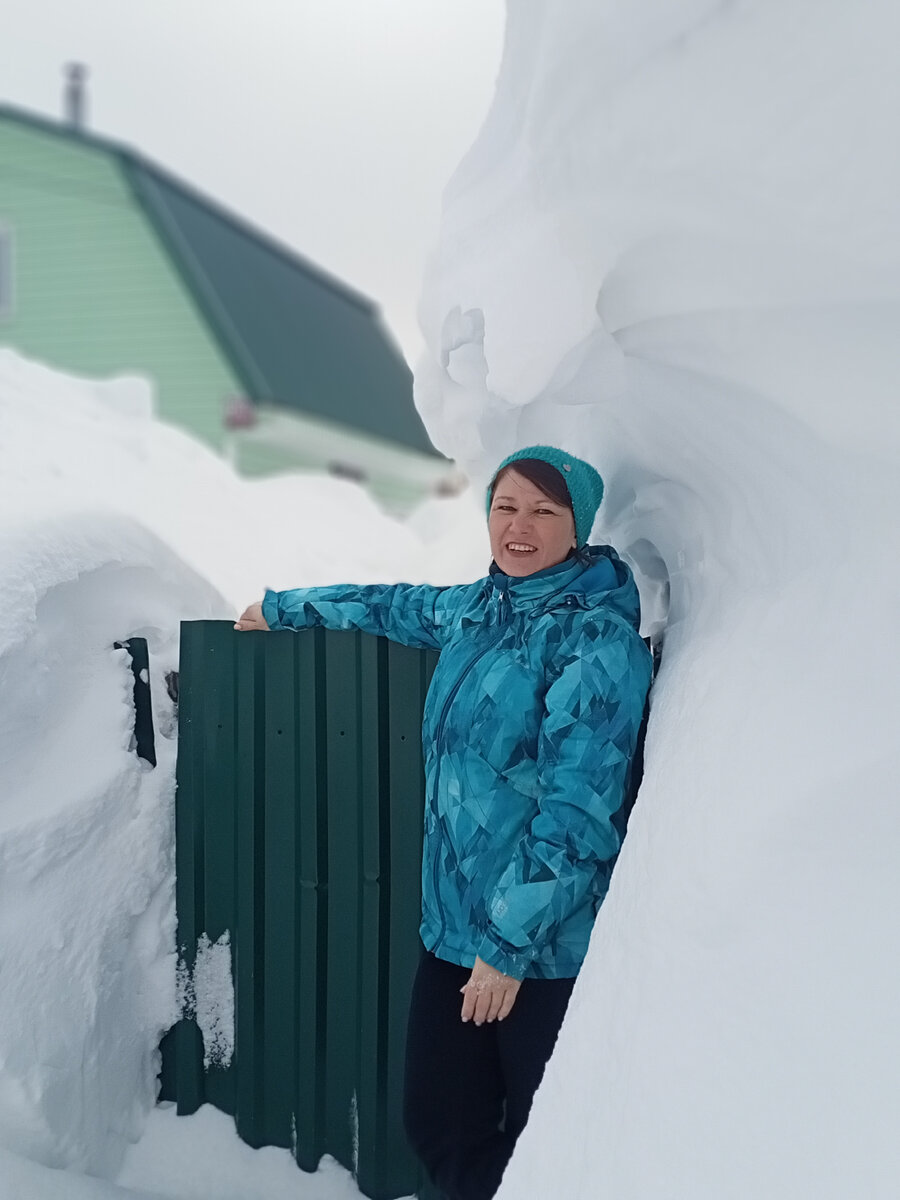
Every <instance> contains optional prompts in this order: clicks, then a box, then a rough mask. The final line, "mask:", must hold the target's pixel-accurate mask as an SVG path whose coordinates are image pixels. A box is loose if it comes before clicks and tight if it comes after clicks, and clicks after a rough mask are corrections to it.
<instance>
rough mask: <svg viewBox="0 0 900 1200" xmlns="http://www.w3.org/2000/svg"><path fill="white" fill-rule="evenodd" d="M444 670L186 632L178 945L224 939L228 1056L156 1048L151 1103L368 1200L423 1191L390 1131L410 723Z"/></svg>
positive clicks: (396, 1122)
mask: <svg viewBox="0 0 900 1200" xmlns="http://www.w3.org/2000/svg"><path fill="white" fill-rule="evenodd" d="M436 661H437V655H436V654H434V653H430V652H428V653H425V652H422V651H417V650H411V649H408V648H406V647H403V646H398V645H395V644H393V643H389V642H387V641H386V640H384V639H383V638H374V637H369V636H367V635H362V634H356V633H336V632H326V631H324V630H311V631H308V632H305V633H301V634H294V633H288V632H283V631H279V632H270V633H237V632H235V631H234V629H233V628H232V625H231V623H230V622H225V621H196V622H186V623H185V624H183V626H182V638H181V670H180V679H179V750H178V768H177V775H178V796H177V805H176V838H177V849H176V855H177V905H178V943H179V948H180V952H181V955H182V959H183V963H184V967H183V970H184V971H185V973H186V975H188V976H190V973H191V972H192V971H193V968H194V965H195V959H196V952H197V945H198V940H199V939H200V938H201V936H203V935H205V936H206V937H207V938H208V939H209V941H210V942H214V941H216V939H218V938H219V937H220V936H221V935H223V934H225V933H227V934H228V935H229V937H230V944H231V951H232V970H233V978H234V987H235V1038H234V1053H233V1056H232V1058H231V1061H230V1063H229V1064H228V1065H227V1066H225V1065H221V1066H216V1065H210V1066H209V1067H208V1068H204V1062H203V1054H204V1051H203V1045H202V1038H201V1036H200V1033H199V1030H198V1028H197V1024H196V1021H195V1020H193V1019H191V1018H185V1019H183V1020H181V1021H180V1022H179V1023H178V1025H176V1027H175V1028H174V1029H173V1030H172V1031H170V1033H169V1034H168V1035H167V1037H166V1039H165V1040H164V1043H163V1072H162V1098H163V1099H170V1100H175V1101H176V1102H177V1104H178V1111H179V1112H180V1113H190V1112H194V1111H196V1109H197V1108H198V1107H199V1106H200V1105H201V1104H203V1103H207V1102H208V1103H212V1104H214V1105H216V1107H218V1108H220V1109H222V1110H223V1111H225V1112H227V1113H231V1114H233V1115H234V1117H235V1121H236V1126H237V1130H238V1133H239V1134H240V1136H241V1137H242V1138H243V1139H244V1140H245V1141H247V1142H248V1143H249V1144H250V1145H253V1146H262V1145H276V1146H287V1147H291V1148H292V1149H293V1151H294V1154H295V1157H296V1159H297V1162H298V1164H299V1165H300V1166H301V1167H303V1168H305V1169H306V1170H315V1168H316V1166H317V1165H318V1162H319V1159H320V1158H321V1156H322V1155H323V1154H326V1153H327V1154H331V1155H333V1156H334V1157H335V1158H336V1159H337V1160H338V1161H339V1162H341V1163H342V1164H343V1165H344V1166H346V1167H347V1168H348V1169H351V1170H353V1172H354V1174H355V1175H356V1178H357V1181H358V1184H359V1187H360V1190H361V1191H362V1192H363V1194H365V1195H367V1196H370V1197H373V1198H375V1200H392V1198H394V1197H398V1196H408V1195H410V1194H412V1193H413V1192H415V1191H416V1190H417V1188H418V1189H419V1194H420V1195H425V1194H426V1191H425V1189H424V1187H423V1186H422V1181H421V1178H420V1173H419V1168H418V1165H417V1163H416V1160H415V1158H414V1156H413V1154H412V1152H411V1150H410V1149H409V1147H408V1145H407V1142H406V1138H405V1135H404V1133H403V1126H402V1115H401V1112H402V1088H403V1052H404V1042H405V1027H406V1010H407V1005H408V1000H409V991H410V987H411V984H412V978H413V975H414V973H415V969H416V964H417V962H418V957H419V952H420V950H419V940H418V925H419V907H420V870H421V852H422V805H423V765H422V749H421V721H422V708H423V705H424V700H425V693H426V691H427V687H428V684H429V682H430V679H431V674H432V672H433V670H434V666H435V663H436Z"/></svg>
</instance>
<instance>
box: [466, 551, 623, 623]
mask: <svg viewBox="0 0 900 1200" xmlns="http://www.w3.org/2000/svg"><path fill="white" fill-rule="evenodd" d="M487 587H488V589H490V590H492V591H494V592H504V593H506V595H507V596H508V598H509V601H510V607H511V608H512V609H513V610H514V611H524V610H526V609H529V608H535V607H541V608H543V609H545V610H547V611H551V610H554V609H565V608H572V607H575V606H576V605H577V606H578V607H579V608H583V609H594V608H606V609H609V610H611V611H612V612H614V613H617V614H618V615H619V616H620V617H624V618H625V620H627V621H628V622H630V624H631V625H633V626H634V628H635V629H637V630H640V625H641V601H640V596H639V594H638V590H637V585H636V584H635V582H634V576H633V575H632V573H631V568H630V567H629V566H628V564H627V563H625V562H623V561H622V559H621V558H619V556H618V554H617V553H616V551H615V550H614V549H613V548H612V546H584V547H583V548H582V549H581V550H579V551H578V553H577V554H573V555H572V556H571V557H570V558H567V559H564V560H563V561H562V562H561V563H557V564H556V566H553V567H548V568H547V569H546V570H544V571H537V572H536V573H535V574H534V575H524V576H512V575H505V574H504V573H503V572H502V571H501V570H500V568H499V567H498V566H497V564H496V563H491V568H490V576H489V579H488V581H487Z"/></svg>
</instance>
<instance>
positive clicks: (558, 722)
mask: <svg viewBox="0 0 900 1200" xmlns="http://www.w3.org/2000/svg"><path fill="white" fill-rule="evenodd" d="M650 677H651V658H650V653H649V651H648V650H647V648H646V646H645V645H644V643H643V641H641V639H640V638H639V637H638V636H637V635H636V634H635V633H634V632H633V631H632V630H629V629H625V628H624V627H622V626H620V625H618V623H614V622H612V621H609V620H601V621H599V622H596V623H594V622H592V623H591V624H590V625H587V626H585V627H583V636H582V638H581V639H580V641H579V643H578V645H577V647H576V652H575V653H569V654H566V655H565V656H564V657H563V660H562V664H561V670H560V671H559V673H558V675H556V677H555V678H554V679H553V681H552V683H551V684H550V686H549V688H548V689H547V692H546V696H545V701H544V717H543V720H542V722H541V730H540V735H539V744H538V783H539V787H540V796H539V800H538V806H539V811H538V813H537V816H535V818H534V820H533V821H532V823H531V825H530V827H529V829H528V832H527V833H526V835H525V837H524V838H523V839H522V841H521V842H520V843H519V845H518V848H517V850H516V854H515V856H514V858H513V860H512V862H511V863H510V864H509V866H508V867H507V868H506V870H505V871H504V873H503V875H502V876H501V877H500V879H499V881H498V883H497V886H496V888H495V889H494V891H493V894H492V895H491V896H490V897H489V900H488V905H487V914H488V925H487V927H486V930H485V934H484V938H483V940H482V942H481V946H480V948H479V950H478V956H479V957H480V958H481V959H482V960H483V961H484V962H486V963H489V964H490V965H491V966H493V967H496V968H497V969H498V970H500V971H502V972H503V973H504V974H505V975H511V976H512V977H513V978H515V979H522V978H523V977H524V975H525V972H526V970H527V969H528V965H529V963H530V962H531V960H532V959H533V958H534V957H535V955H536V954H537V953H538V952H539V950H540V949H541V948H542V946H543V945H544V944H545V943H546V941H547V940H548V939H549V938H550V937H552V935H553V932H554V928H555V927H556V926H557V925H558V924H559V923H560V922H562V921H563V920H565V918H566V917H568V916H569V915H570V914H571V913H572V912H574V911H575V910H576V909H577V908H578V907H579V906H581V905H583V904H585V903H588V902H590V899H591V897H592V896H593V895H596V892H595V891H593V889H594V888H595V885H596V884H597V883H598V882H599V883H600V884H601V892H600V894H601V895H602V888H603V884H604V883H608V878H609V874H610V872H611V870H612V865H613V862H614V860H615V857H616V855H617V853H618V851H619V846H620V844H621V832H620V830H621V825H620V822H619V820H618V819H616V818H617V814H618V813H619V811H620V809H621V807H622V803H623V801H624V797H625V784H626V780H627V774H628V766H629V763H630V761H631V758H632V756H633V754H634V749H635V745H636V742H637V735H638V730H639V729H640V724H641V719H642V716H643V711H644V704H645V701H646V697H647V689H648V687H649V686H650ZM598 875H599V879H598Z"/></svg>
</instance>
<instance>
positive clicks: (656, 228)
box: [416, 0, 900, 1200]
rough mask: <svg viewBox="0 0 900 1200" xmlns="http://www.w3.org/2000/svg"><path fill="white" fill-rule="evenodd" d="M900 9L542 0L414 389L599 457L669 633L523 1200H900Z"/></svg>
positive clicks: (519, 33) (458, 216)
mask: <svg viewBox="0 0 900 1200" xmlns="http://www.w3.org/2000/svg"><path fill="white" fill-rule="evenodd" d="M898 25H900V18H898V16H897V11H896V8H895V7H894V6H893V5H890V4H888V3H887V0H866V2H865V3H863V4H862V5H859V6H853V7H848V6H847V5H845V4H843V3H840V2H838V0H826V2H824V3H823V2H820V3H817V4H812V3H810V2H809V0H789V2H785V0H779V2H778V3H775V2H774V0H743V2H739V3H727V4H726V3H720V2H718V0H679V2H678V3H671V0H645V2H643V3H642V4H640V5H634V4H628V3H625V0H601V2H597V0H580V2H579V3H572V2H569V3H561V2H560V0H550V2H546V3H544V2H542V3H538V2H537V0H525V2H523V3H521V4H515V5H510V6H509V14H508V29H507V39H506V48H505V54H504V61H503V65H502V68H501V72H500V77H499V81H498V88H497V94H496V98H495V102H494V105H493V107H492V109H491V112H490V113H489V114H488V117H487V120H486V122H485V125H484V127H483V130H482V132H481V134H480V136H479V139H478V140H477V142H476V143H475V145H474V147H473V148H472V150H471V152H470V153H469V155H468V156H467V157H466V159H465V160H464V161H463V163H462V164H461V165H460V167H459V169H458V171H457V173H456V175H455V177H454V179H453V180H452V181H451V183H450V185H449V186H448V188H447V192H446V195H445V206H444V216H443V224H442V233H441V240H440V244H439V246H438V248H437V251H436V253H435V256H434V258H433V261H432V264H431V266H430V268H429V273H428V277H427V279H426V286H425V292H424V296H423V300H422V305H421V313H422V320H423V325H424V328H425V331H426V335H427V339H428V345H429V352H428V355H427V356H426V357H425V359H424V360H423V362H422V363H421V365H420V367H419V369H418V371H417V378H416V396H417V403H418V405H419V408H420V411H421V412H422V414H423V417H424V418H425V420H426V422H427V425H428V429H429V433H430V435H431V436H432V438H433V440H434V441H435V444H436V445H438V446H439V447H440V448H441V449H442V450H443V451H444V452H445V453H447V454H448V455H450V456H452V457H455V458H457V459H458V460H460V462H461V464H462V465H463V467H464V468H466V469H467V470H468V471H469V473H470V474H471V475H472V476H473V477H474V478H476V479H478V480H480V481H484V480H486V478H487V476H488V474H489V472H490V470H491V469H492V467H493V465H494V464H495V463H496V462H497V461H498V460H499V459H500V458H501V457H502V456H503V455H505V454H506V453H508V452H509V451H511V450H512V449H514V448H515V447H517V446H520V445H524V444H528V443H529V442H534V441H540V442H543V441H549V442H555V443H557V444H563V445H564V446H567V447H569V448H570V449H572V450H573V451H574V452H576V453H579V452H581V453H584V454H586V455H587V456H588V457H591V458H592V459H594V460H595V461H596V462H597V464H598V466H600V468H601V469H602V471H603V473H604V476H605V477H606V480H607V484H608V497H607V500H606V501H605V503H604V508H603V510H602V511H601V515H600V524H599V525H598V527H597V531H596V533H597V535H598V536H599V537H604V538H607V539H608V540H610V541H612V542H613V543H614V544H615V545H616V546H617V547H618V548H619V549H620V550H621V551H623V552H624V553H625V554H626V555H627V556H628V557H629V558H630V560H631V561H632V563H633V564H634V565H635V567H636V569H637V572H638V576H639V579H640V583H641V587H642V593H643V595H644V598H645V602H646V613H647V622H646V624H647V626H649V625H651V624H654V623H655V624H659V623H662V622H664V621H667V624H668V629H667V635H666V648H665V655H664V663H663V669H662V673H661V675H660V678H659V681H658V684H657V687H656V691H655V703H654V710H653V717H652V722H651V727H650V735H649V740H648V746H647V772H646V777H645V782H644V786H643V789H642V792H641V797H640V800H639V804H638V807H637V809H636V810H635V815H634V818H633V825H632V828H631V832H630V834H629V838H628V840H627V842H626V846H625V849H624V852H623V854H622V857H621V860H620V864H619V867H618V868H617V871H616V875H615V878H614V882H613V886H612V890H611V892H610V895H609V898H608V900H607V902H606V903H605V905H604V907H603V909H602V912H601V916H600V918H599V920H598V923H597V927H596V931H595V937H594V940H593V943H592V947H591V953H590V955H589V958H588V961H587V963H586V965H585V969H584V971H583V973H582V976H581V978H580V980H579V984H578V986H577V988H576V992H575V996H574V999H573V1002H572V1008H571V1012H570V1017H569V1019H568V1020H567V1022H566V1026H565V1028H564V1030H563V1033H562V1035H561V1038H560V1042H559V1045H558V1050H557V1053H556V1055H555V1057H554V1060H553V1062H552V1064H551V1066H550V1069H549V1071H548V1074H547V1077H546V1080H545V1083H544V1085H543V1087H542V1089H541V1091H540V1093H539V1095H538V1098H537V1101H536V1104H535V1109H534V1113H533V1119H532V1121H531V1122H530V1124H529V1127H528V1129H527V1130H526V1133H525V1135H524V1138H523V1140H522V1142H521V1145H520V1148H519V1151H518V1153H517V1154H516V1156H515V1158H514V1160H513V1162H512V1164H511V1166H510V1169H509V1171H508V1173H507V1179H506V1181H505V1182H504V1186H503V1188H502V1191H501V1195H502V1196H503V1197H513V1196H514V1197H516V1198H517V1200H518V1198H520V1197H528V1196H535V1197H537V1196H544V1195H546V1194H550V1193H552V1194H556V1195H564V1196H566V1197H570V1198H572V1200H577V1198H578V1197H583V1198H585V1200H587V1198H591V1200H593V1197H595V1196H596V1195H597V1194H598V1192H599V1191H601V1190H602V1191H603V1193H604V1194H606V1193H607V1192H608V1193H609V1194H610V1195H615V1196H617V1197H618V1198H619V1200H629V1198H633V1200H657V1198H658V1200H663V1198H665V1200H670V1198H674V1197H679V1198H680V1197H683V1196H690V1197H692V1198H693V1200H704V1198H707V1197H708V1198H709V1200H721V1198H722V1197H723V1196H728V1197H734V1198H738V1197H740V1198H744V1197H746V1200H757V1198H758V1197H760V1196H765V1197H767V1198H768V1197H771V1198H773V1200H774V1198H777V1197H784V1198H785V1200H788V1198H789V1200H794V1198H795V1197H797V1196H799V1195H815V1196H817V1197H820V1198H823V1200H826V1198H831V1197H833V1198H835V1200H836V1198H838V1197H840V1198H843V1197H846V1196H849V1195H865V1196H867V1197H873V1198H876V1197H877V1198H881V1197H884V1198H885V1200H887V1198H888V1197H893V1196H895V1195H896V1194H897V1192H898V1189H900V1148H898V1145H900V1144H898V1142H897V1139H896V1138H895V1136H894V1131H895V1130H896V1128H897V1127H898V1124H900V1087H898V1085H897V1082H896V1080H897V1067H898V1035H897V1032H896V1016H895V1014H896V1011H897V1005H898V1001H900V962H898V957H897V955H896V953H895V952H894V949H893V946H894V944H895V941H896V933H895V917H894V913H895V910H896V904H897V885H896V870H895V866H894V861H895V859H896V854H897V849H898V846H900V810H898V807H897V804H896V788H897V784H896V781H897V776H898V768H900V754H898V751H897V749H896V748H895V747H896V737H895V733H894V729H895V726H896V721H897V708H898V706H897V697H896V684H895V680H896V678H897V677H898V672H900V661H898V660H900V653H898V645H897V639H896V636H895V629H896V625H897V617H898V612H900V607H898V601H900V566H898V560H897V556H896V513H897V511H898V507H900V483H898V480H900V474H898V471H897V463H898V458H900V406H898V405H897V402H896V388H897V381H898V379H900V370H898V367H900V362H898V359H900V353H898V343H897V338H896V329H897V327H898V322H900V215H898V214H900V208H898V204H897V200H898V190H900V189H898V183H900V178H898V176H900V171H898V167H897V160H896V156H895V155H892V154H890V153H889V151H888V147H889V146H890V145H892V144H893V142H894V141H895V138H896V129H895V128H894V126H895V121H896V113H897V111H898V100H900V96H898V91H900V77H898V75H897V73H896V71H895V67H894V62H893V59H894V47H895V45H896V40H897V34H898V32H900V28H898Z"/></svg>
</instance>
